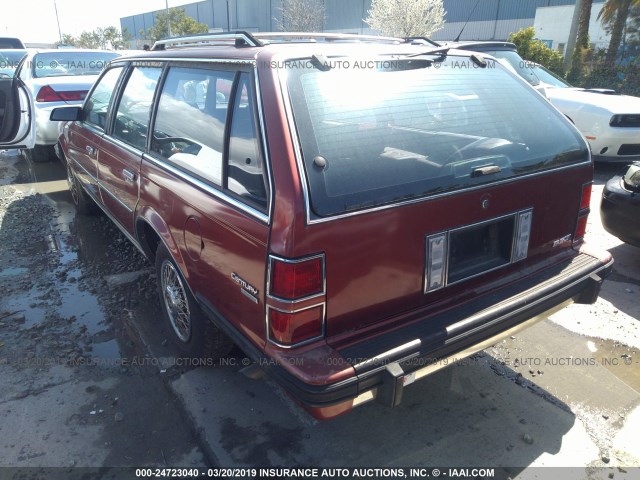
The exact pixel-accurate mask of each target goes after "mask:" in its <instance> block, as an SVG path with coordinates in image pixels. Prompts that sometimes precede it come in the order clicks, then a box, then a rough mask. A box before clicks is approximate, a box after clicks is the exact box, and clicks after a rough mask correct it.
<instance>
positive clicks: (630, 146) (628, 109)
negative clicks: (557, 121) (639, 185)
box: [532, 64, 640, 163]
mask: <svg viewBox="0 0 640 480" xmlns="http://www.w3.org/2000/svg"><path fill="white" fill-rule="evenodd" d="M532 68H533V71H534V73H535V74H536V76H537V77H538V78H539V79H540V80H541V82H542V83H543V84H544V85H545V87H546V91H547V97H548V98H549V100H550V101H551V103H552V104H553V105H554V106H555V107H556V108H557V109H558V110H560V111H561V112H562V113H564V114H565V115H566V116H567V117H569V118H570V119H571V121H572V122H573V123H575V125H576V127H578V130H580V132H582V134H583V135H584V136H585V138H586V139H587V141H588V142H589V145H590V146H591V151H592V153H593V158H594V160H595V161H599V162H627V163H628V162H632V161H635V160H640V98H638V97H632V96H629V95H620V94H617V93H616V92H615V91H614V90H609V89H605V88H589V89H586V88H576V87H573V86H571V84H569V83H568V82H567V81H565V80H563V79H562V78H559V77H558V76H557V75H554V74H553V73H552V72H550V71H549V70H547V69H546V68H545V67H543V66H542V65H537V64H533V65H532Z"/></svg>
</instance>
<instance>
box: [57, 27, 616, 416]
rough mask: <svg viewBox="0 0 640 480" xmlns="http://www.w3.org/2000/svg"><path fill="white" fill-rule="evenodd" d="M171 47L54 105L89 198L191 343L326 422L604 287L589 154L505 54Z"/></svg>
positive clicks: (241, 38)
mask: <svg viewBox="0 0 640 480" xmlns="http://www.w3.org/2000/svg"><path fill="white" fill-rule="evenodd" d="M159 45H160V46H162V47H164V48H163V49H162V50H158V48H159V46H158V45H156V47H155V51H151V52H146V53H141V54H139V55H137V56H132V57H123V58H117V59H114V60H113V61H112V62H111V63H110V65H109V66H108V68H107V69H106V70H105V72H104V73H103V74H102V76H101V77H100V78H99V79H98V81H97V82H96V84H95V86H94V87H93V89H92V90H91V91H90V92H89V95H88V96H87V99H86V100H85V102H84V106H83V107H82V108H73V107H65V108H59V109H56V110H54V111H53V113H52V119H53V120H71V122H70V123H68V124H66V126H65V128H64V131H63V135H62V136H61V138H60V145H61V152H62V153H63V154H64V157H65V160H66V163H67V168H68V181H69V187H70V190H71V193H72V197H73V199H74V202H75V203H76V205H77V208H78V210H80V211H89V210H90V209H91V207H92V205H98V206H99V207H100V208H101V209H102V210H103V211H104V212H106V214H107V215H108V216H109V217H110V218H111V219H112V220H113V221H114V222H115V224H116V225H117V226H118V227H120V229H121V230H122V231H123V232H124V233H125V235H126V236H127V237H128V238H129V239H130V240H131V241H132V242H133V244H134V245H136V246H137V247H138V248H139V249H140V251H142V252H144V254H145V255H146V256H147V257H148V258H149V260H150V261H151V262H152V263H153V264H154V265H155V267H156V272H157V279H158V291H159V298H160V304H161V305H162V308H163V311H164V316H165V320H166V325H167V327H168V331H169V332H170V334H171V336H172V339H173V340H174V343H175V345H176V346H177V347H178V348H179V349H180V350H181V351H182V352H183V355H187V356H190V357H191V356H195V357H198V358H201V357H206V358H211V357H219V356H222V355H225V354H226V353H227V352H229V350H230V348H231V345H232V341H233V342H235V343H236V344H237V345H239V346H240V347H241V348H242V349H243V350H244V352H245V353H246V354H247V355H248V356H249V357H251V358H253V359H254V360H255V362H256V364H257V365H259V366H261V367H263V368H265V369H266V370H267V373H268V374H269V375H271V376H272V378H274V379H276V380H277V381H278V382H279V383H280V384H281V385H282V386H283V387H284V389H285V390H286V391H287V392H289V394H290V395H292V396H293V397H294V398H295V399H296V400H297V401H298V402H299V403H300V404H301V405H303V406H304V407H305V408H307V409H308V410H309V411H310V412H311V413H312V414H313V415H315V416H316V417H318V418H331V417H334V416H336V415H339V414H342V413H345V412H347V411H349V410H351V409H352V408H353V407H355V406H356V405H358V404H361V403H363V402H366V401H368V400H373V399H376V400H377V401H379V402H383V403H385V404H387V405H397V404H398V403H400V401H401V399H402V392H403V389H404V388H405V387H406V386H407V385H409V384H410V383H412V382H413V381H415V380H416V379H419V378H421V377H423V376H425V375H427V374H429V373H431V372H433V371H434V370H437V369H438V368H441V367H443V366H444V365H446V364H447V363H450V362H451V361H452V360H453V359H455V358H463V357H465V356H468V355H471V354H473V353H474V352H477V351H479V350H482V349H484V348H486V347H487V346H488V345H492V344H494V343H496V342H498V341H500V339H502V338H504V337H505V336H508V335H513V332H515V331H517V330H519V329H522V328H525V327H526V326H528V325H531V324H532V323H534V322H536V321H538V320H540V319H542V318H545V315H547V314H549V312H551V311H555V310H557V309H559V308H561V307H563V306H565V305H567V304H568V303H571V302H572V301H575V302H580V303H592V302H594V301H595V299H596V297H597V295H598V292H599V290H600V285H601V282H602V280H603V279H604V278H605V277H606V275H607V274H608V272H609V271H610V269H611V265H612V259H611V256H610V255H609V254H608V253H606V252H603V253H598V252H594V251H591V250H590V249H589V248H588V247H587V245H586V244H585V243H584V241H583V240H584V239H583V237H584V233H585V228H586V222H587V215H588V214H589V198H590V194H591V184H592V174H593V165H592V162H591V157H590V153H589V148H588V146H587V144H586V142H585V141H584V139H583V138H582V136H581V135H580V133H579V132H578V131H577V130H576V129H575V127H574V126H573V125H572V124H571V123H570V122H569V121H567V120H566V118H565V117H564V116H563V115H562V114H561V113H559V112H558V111H557V110H556V109H555V108H553V107H552V106H551V105H550V104H549V103H548V102H547V101H546V100H544V98H542V97H541V96H540V95H538V94H537V93H536V92H535V91H534V90H533V89H531V88H529V86H527V85H526V84H524V83H523V82H522V81H521V80H520V79H519V78H518V77H517V76H516V75H515V74H514V73H513V72H512V71H511V70H510V69H507V68H505V67H503V66H502V65H500V64H497V63H496V62H495V61H493V60H491V59H487V60H484V59H482V58H481V55H479V54H477V53H472V52H465V51H461V50H448V49H446V48H445V49H443V48H441V47H434V46H433V45H430V46H425V45H415V44H410V43H409V42H405V41H404V40H399V39H383V38H379V37H373V38H371V37H364V36H350V35H336V34H316V35H313V34H295V35H286V34H257V35H252V34H249V33H242V32H240V33H235V34H226V33H225V34H221V35H215V34H214V35H208V36H196V37H193V38H191V39H171V40H167V41H164V42H163V43H161V44H159ZM174 47H177V48H174ZM436 60H437V62H436ZM494 64H495V65H494ZM559 205H560V206H561V207H560V208H559V207H558V206H559ZM230 339H231V340H232V341H231V340H230Z"/></svg>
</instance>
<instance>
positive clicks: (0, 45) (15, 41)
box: [0, 37, 25, 50]
mask: <svg viewBox="0 0 640 480" xmlns="http://www.w3.org/2000/svg"><path fill="white" fill-rule="evenodd" d="M9 48H17V49H20V50H24V49H25V46H24V43H22V40H20V39H19V38H15V37H0V49H2V50H4V49H9Z"/></svg>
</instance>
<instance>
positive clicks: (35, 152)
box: [23, 145, 56, 163]
mask: <svg viewBox="0 0 640 480" xmlns="http://www.w3.org/2000/svg"><path fill="white" fill-rule="evenodd" d="M23 152H24V155H25V157H27V159H28V160H29V161H31V162H33V163H46V162H50V161H51V160H53V159H55V158H56V152H55V151H54V149H53V145H36V146H35V147H33V148H27V149H24V150H23Z"/></svg>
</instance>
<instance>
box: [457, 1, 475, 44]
mask: <svg viewBox="0 0 640 480" xmlns="http://www.w3.org/2000/svg"><path fill="white" fill-rule="evenodd" d="M479 3H480V0H477V1H476V4H475V5H474V6H473V9H472V10H471V13H470V14H469V17H467V21H466V22H464V25H463V26H462V28H461V29H460V33H459V34H458V36H457V37H456V39H455V40H454V42H459V41H460V35H462V32H464V29H465V28H467V23H469V20H471V15H473V12H475V11H476V7H477V6H478V4H479Z"/></svg>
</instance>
